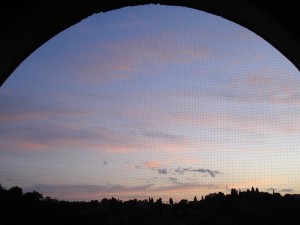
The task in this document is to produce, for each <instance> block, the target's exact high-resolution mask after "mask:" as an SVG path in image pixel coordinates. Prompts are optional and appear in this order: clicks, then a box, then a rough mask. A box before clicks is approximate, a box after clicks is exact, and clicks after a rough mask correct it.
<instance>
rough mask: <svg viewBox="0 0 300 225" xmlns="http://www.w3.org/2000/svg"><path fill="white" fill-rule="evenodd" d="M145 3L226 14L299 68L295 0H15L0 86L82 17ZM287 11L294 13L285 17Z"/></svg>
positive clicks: (4, 23) (7, 14) (1, 55)
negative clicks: (270, 0)
mask: <svg viewBox="0 0 300 225" xmlns="http://www.w3.org/2000/svg"><path fill="white" fill-rule="evenodd" d="M145 4H162V5H175V6H184V7H189V8H193V9H199V10H203V11H206V12H210V13H213V14H215V15H218V16H222V17H224V18H226V19H229V20H231V21H233V22H236V23H238V24H240V25H242V26H244V27H246V28H248V29H250V30H252V31H253V32H255V33H256V34H258V35H259V36H261V37H262V38H264V39H265V40H266V41H268V42H269V43H270V44H272V45H273V46H274V47H275V48H277V49H278V50H279V51H280V52H281V53H282V54H283V55H285V56H286V57H287V58H288V59H289V60H290V61H291V62H292V63H293V64H294V65H295V66H296V67H297V68H298V69H300V31H299V29H298V26H297V21H299V20H300V16H299V14H298V16H297V10H296V9H297V7H295V4H296V3H293V1H292V0H289V1H285V4H284V5H283V4H278V3H272V5H269V4H268V3H262V2H261V1H260V0H209V1H208V0H197V1H196V0H123V1H97V0H85V1H83V0H74V1H72V3H70V2H61V1H59V0H45V1H41V2H38V3H36V2H35V1H34V0H30V1H26V3H17V2H15V1H11V2H10V3H9V4H8V6H7V7H3V8H2V9H1V10H0V11H1V13H0V15H1V16H0V49H1V51H0V85H2V84H3V82H4V81H5V80H6V79H7V78H8V77H9V76H10V74H11V73H12V72H13V71H14V70H15V69H16V67H17V66H18V65H19V64H20V63H21V62H22V61H23V60H25V59H26V57H28V56H29V55H30V54H31V53H32V52H33V51H35V50H36V49H37V48H38V47H39V46H41V45H42V44H43V43H45V42H46V41H47V40H49V39H51V38H52V37H53V36H55V35H56V34H58V33H59V32H61V31H63V30H65V29H67V28H68V27H70V26H72V25H74V24H76V23H78V22H80V21H81V20H82V19H85V18H87V17H88V16H90V15H92V14H94V13H100V12H107V11H110V10H114V9H119V8H122V7H126V6H137V5H145ZM284 11H288V12H290V14H289V15H287V16H283V13H284ZM297 19H299V20H297Z"/></svg>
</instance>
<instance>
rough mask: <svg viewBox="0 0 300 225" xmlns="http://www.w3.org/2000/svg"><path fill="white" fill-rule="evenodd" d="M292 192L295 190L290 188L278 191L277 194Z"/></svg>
mask: <svg viewBox="0 0 300 225" xmlns="http://www.w3.org/2000/svg"><path fill="white" fill-rule="evenodd" d="M293 191H295V190H294V189H291V188H286V189H281V190H279V192H293Z"/></svg>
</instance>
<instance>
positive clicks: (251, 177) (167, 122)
mask: <svg viewBox="0 0 300 225" xmlns="http://www.w3.org/2000/svg"><path fill="white" fill-rule="evenodd" d="M0 104H1V106H2V107H1V108H0V134H1V135H0V143H1V144H0V183H1V184H2V185H3V187H5V188H9V187H13V186H22V189H23V190H25V191H26V192H30V191H33V190H34V189H36V191H38V192H39V193H41V194H43V195H51V196H52V197H53V198H57V199H60V200H72V199H73V200H79V201H80V200H84V199H85V200H91V199H96V198H98V199H99V198H104V197H105V196H107V197H110V196H112V195H113V196H115V197H116V198H120V199H122V200H126V199H135V198H136V199H143V198H146V199H147V198H148V197H151V196H150V193H151V194H152V197H153V198H155V199H157V198H160V197H161V198H162V199H169V198H170V196H173V197H172V198H173V199H174V201H178V199H188V200H189V199H191V200H192V199H193V198H194V196H197V197H198V196H199V197H200V198H201V196H205V195H206V194H208V193H212V192H219V191H220V192H223V193H225V194H226V193H230V190H231V188H238V189H241V190H244V189H245V188H246V189H247V188H248V187H249V186H251V184H256V187H258V188H259V190H261V191H267V190H271V189H275V191H277V192H278V193H280V194H281V195H284V194H296V193H300V183H299V180H300V179H299V178H300V173H299V165H300V152H299V146H300V139H299V134H300V118H299V115H300V74H299V71H298V70H297V69H296V68H295V66H294V65H292V63H291V62H289V61H288V60H287V59H286V58H285V57H284V56H283V55H282V54H281V53H279V52H278V50H276V49H275V48H274V47H272V46H271V45H270V44H269V43H267V42H266V41H264V40H263V39H262V38H261V37H259V36H257V35H256V34H254V33H253V32H251V31H249V30H247V29H246V28H244V27H241V26H240V25H238V24H235V23H233V22H230V21H228V20H226V19H224V18H221V17H217V16H215V15H212V14H209V13H206V12H203V11H198V10H194V9H188V8H184V7H177V6H176V7H175V6H157V5H155V6H154V5H147V6H135V7H126V8H122V9H118V10H114V11H111V12H106V13H98V14H95V15H93V16H90V17H89V18H87V19H85V20H83V21H81V22H80V23H78V24H76V25H74V26H72V27H70V28H68V29H66V30H65V31H63V32H61V33H60V34H58V35H56V36H55V37H54V38H52V39H51V40H49V41H48V42H46V43H45V44H44V45H42V46H41V47H40V48H38V49H37V50H36V51H35V52H34V53H32V54H31V55H30V56H29V57H28V58H27V59H26V60H25V61H24V62H23V63H22V64H21V65H20V66H19V67H18V68H17V69H16V70H15V71H14V72H13V74H12V75H11V76H10V77H9V78H8V79H7V81H6V82H5V83H4V84H3V85H2V87H1V89H0ZM200 193H201V194H200ZM93 196H94V198H93ZM146 196H148V197H146ZM168 196H169V197H168ZM182 196H186V197H185V198H182ZM107 197H106V198H107ZM64 198H65V199H64Z"/></svg>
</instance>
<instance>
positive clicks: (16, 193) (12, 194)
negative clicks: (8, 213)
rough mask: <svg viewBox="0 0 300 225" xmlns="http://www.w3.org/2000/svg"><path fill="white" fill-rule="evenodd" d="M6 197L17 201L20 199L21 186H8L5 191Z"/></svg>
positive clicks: (21, 193)
mask: <svg viewBox="0 0 300 225" xmlns="http://www.w3.org/2000/svg"><path fill="white" fill-rule="evenodd" d="M7 194H8V197H9V198H10V199H11V200H12V201H18V200H21V198H22V195H23V190H22V188H19V187H17V186H15V187H12V188H10V189H9V190H8V191H7Z"/></svg>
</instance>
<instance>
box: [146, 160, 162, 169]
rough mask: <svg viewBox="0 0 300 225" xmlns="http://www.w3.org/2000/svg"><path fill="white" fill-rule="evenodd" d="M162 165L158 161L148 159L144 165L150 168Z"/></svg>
mask: <svg viewBox="0 0 300 225" xmlns="http://www.w3.org/2000/svg"><path fill="white" fill-rule="evenodd" d="M160 165H161V163H160V162H158V161H148V162H145V163H144V166H145V167H147V168H150V169H153V168H157V167H159V166H160Z"/></svg>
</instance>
